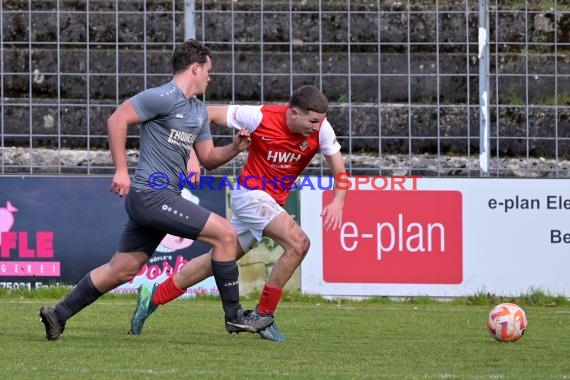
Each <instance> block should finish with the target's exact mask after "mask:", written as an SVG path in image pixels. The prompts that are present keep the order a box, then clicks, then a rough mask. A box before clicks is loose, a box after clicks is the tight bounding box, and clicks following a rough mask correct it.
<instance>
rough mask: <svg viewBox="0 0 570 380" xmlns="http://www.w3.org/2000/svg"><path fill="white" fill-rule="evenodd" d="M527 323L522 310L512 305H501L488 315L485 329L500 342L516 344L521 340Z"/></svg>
mask: <svg viewBox="0 0 570 380" xmlns="http://www.w3.org/2000/svg"><path fill="white" fill-rule="evenodd" d="M527 326H528V322H527V320H526V315H525V313H524V310H523V309H521V308H520V307H519V306H518V305H516V304H514V303H502V304H499V305H497V306H495V307H494V308H493V309H492V310H491V312H490V313H489V318H488V320H487V329H489V332H490V333H491V336H492V337H493V338H495V339H496V340H498V341H501V342H516V341H517V340H519V339H520V338H522V336H523V334H524V332H525V331H526V328H527Z"/></svg>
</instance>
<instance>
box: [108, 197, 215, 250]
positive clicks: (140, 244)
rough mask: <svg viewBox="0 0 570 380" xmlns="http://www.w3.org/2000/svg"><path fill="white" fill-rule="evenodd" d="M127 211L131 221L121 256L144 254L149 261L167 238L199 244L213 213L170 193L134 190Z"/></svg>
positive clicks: (123, 235)
mask: <svg viewBox="0 0 570 380" xmlns="http://www.w3.org/2000/svg"><path fill="white" fill-rule="evenodd" d="M125 209H126V210H127V213H128V214H129V220H128V221H127V224H126V225H125V228H124V230H123V233H122V235H121V239H120V241H119V247H118V252H137V251H143V252H145V253H146V254H147V255H148V256H149V257H150V256H152V254H153V253H154V251H155V250H156V247H158V245H159V244H160V242H161V241H162V239H164V237H165V236H166V234H171V235H174V236H179V237H183V238H187V239H193V240H196V238H197V237H198V235H199V234H200V232H201V231H202V229H203V228H204V226H205V225H206V222H207V221H208V218H209V217H210V214H211V213H212V212H211V211H210V210H207V209H205V208H203V207H200V206H199V205H197V204H195V203H192V202H191V201H189V200H187V199H184V198H182V196H181V195H179V194H177V193H175V192H173V191H169V190H162V191H159V190H139V189H131V191H130V192H129V194H128V195H127V197H126V199H125Z"/></svg>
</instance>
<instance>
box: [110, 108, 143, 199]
mask: <svg viewBox="0 0 570 380" xmlns="http://www.w3.org/2000/svg"><path fill="white" fill-rule="evenodd" d="M140 121H141V120H140V118H139V116H138V115H137V113H136V111H135V108H134V107H133V104H132V103H131V101H130V100H127V101H125V102H124V103H123V104H121V105H120V106H119V107H118V108H117V109H116V110H115V112H113V113H112V114H111V116H109V118H108V119H107V133H108V134H109V149H110V150H111V156H112V157H113V163H114V164H115V175H114V176H113V182H112V183H111V191H112V192H114V193H115V194H118V195H119V196H123V195H127V194H128V193H129V188H130V186H131V178H130V177H129V171H128V164H127V153H126V149H125V145H126V142H127V129H128V127H129V125H134V124H138V123H140Z"/></svg>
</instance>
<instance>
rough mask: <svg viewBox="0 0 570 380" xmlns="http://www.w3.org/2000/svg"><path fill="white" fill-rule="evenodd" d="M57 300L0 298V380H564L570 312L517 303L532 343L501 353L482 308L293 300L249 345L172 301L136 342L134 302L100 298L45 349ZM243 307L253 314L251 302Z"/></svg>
mask: <svg viewBox="0 0 570 380" xmlns="http://www.w3.org/2000/svg"><path fill="white" fill-rule="evenodd" d="M40 296H42V295H41V294H40ZM35 297H37V295H36V296H35ZM42 297H45V295H44V296H42ZM55 301H56V299H53V298H34V297H29V296H22V295H18V294H15V295H14V294H12V295H7V294H6V293H4V294H3V293H2V292H0V318H1V320H2V330H1V331H2V334H1V335H0V347H1V355H0V368H1V373H2V375H1V377H2V378H5V379H38V378H41V379H147V378H148V379H150V378H163V379H197V378H199V379H238V378H239V379H324V378H327V379H357V378H358V379H360V378H368V379H569V378H570V361H569V358H570V326H569V319H570V307H569V306H568V305H567V303H565V304H563V305H556V306H546V305H543V306H539V305H525V304H521V302H519V304H520V305H521V306H522V307H523V308H524V310H525V312H526V314H527V318H528V321H529V328H528V330H527V334H526V335H525V336H524V337H523V338H522V340H520V341H519V342H516V343H500V342H496V341H494V340H493V339H492V338H491V337H490V335H489V333H488V332H487V330H486V327H485V323H486V319H487V315H488V312H489V311H490V309H491V306H489V305H486V304H483V305H481V304H479V305H469V304H468V303H469V302H437V301H430V300H428V299H421V298H420V299H416V300H412V302H410V301H409V300H408V301H398V302H390V301H386V300H371V301H360V302H359V301H347V300H342V301H327V300H324V299H320V298H310V297H304V298H303V297H298V299H296V300H293V299H291V298H290V299H288V300H284V301H282V303H281V305H280V307H279V310H278V313H277V315H278V324H279V327H280V329H281V330H282V331H283V333H284V334H285V335H286V336H287V338H288V340H287V341H286V342H282V343H276V342H270V341H265V340H262V339H260V338H259V336H258V335H256V334H247V333H241V334H239V335H235V334H233V335H228V334H227V333H226V332H225V330H224V324H223V316H222V308H221V304H220V302H219V300H217V299H190V300H177V301H174V302H171V303H170V304H168V305H165V306H161V307H160V308H159V309H158V311H157V312H156V313H155V314H153V315H152V316H151V317H150V318H149V319H148V321H147V324H146V325H145V328H144V330H143V333H142V334H141V335H140V336H131V335H127V331H128V329H129V321H130V317H131V314H132V312H133V310H134V306H135V298H134V297H133V296H105V297H103V298H102V299H100V300H99V301H97V302H96V303H95V304H93V305H91V306H90V307H88V308H86V309H85V310H83V311H82V312H80V313H79V314H77V315H76V316H75V317H74V318H72V319H71V320H69V321H68V324H67V328H66V331H65V334H64V335H63V336H62V337H61V338H60V340H59V341H56V342H49V341H47V340H46V339H45V336H44V328H43V325H42V324H41V323H40V321H39V316H38V310H39V308H40V306H42V305H45V304H51V303H54V302H55ZM243 303H244V306H246V307H251V306H253V305H254V304H255V297H254V298H250V299H244V300H243ZM497 303H498V302H497Z"/></svg>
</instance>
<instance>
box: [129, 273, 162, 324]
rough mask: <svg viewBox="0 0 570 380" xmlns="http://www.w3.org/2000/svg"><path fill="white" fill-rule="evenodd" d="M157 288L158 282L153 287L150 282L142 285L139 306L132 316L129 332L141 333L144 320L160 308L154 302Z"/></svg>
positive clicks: (138, 299) (138, 300)
mask: <svg viewBox="0 0 570 380" xmlns="http://www.w3.org/2000/svg"><path fill="white" fill-rule="evenodd" d="M156 288H158V284H154V285H153V286H152V287H151V286H150V285H148V284H142V285H141V286H140V288H139V295H138V298H137V307H136V309H135V312H134V313H133V317H132V318H131V329H130V330H129V334H133V335H140V333H141V331H142V329H143V326H144V322H145V321H146V319H147V318H148V316H149V315H151V314H152V313H153V312H154V311H155V310H156V309H157V308H158V306H157V305H155V304H154V303H152V296H153V295H154V293H155V292H156Z"/></svg>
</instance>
